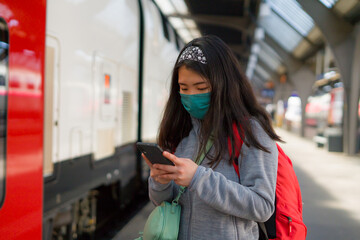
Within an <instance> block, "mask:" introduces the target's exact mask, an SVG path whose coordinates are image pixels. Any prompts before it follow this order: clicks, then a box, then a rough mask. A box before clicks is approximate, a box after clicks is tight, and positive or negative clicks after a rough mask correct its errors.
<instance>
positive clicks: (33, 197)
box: [0, 0, 46, 239]
mask: <svg viewBox="0 0 360 240" xmlns="http://www.w3.org/2000/svg"><path fill="white" fill-rule="evenodd" d="M45 18H46V5H45V0H43V1H21V2H20V1H4V0H1V1H0V37H1V39H0V90H1V91H0V92H1V93H0V95H1V99H0V105H1V106H0V108H1V109H0V118H1V119H0V139H1V140H0V154H1V157H0V164H1V165H0V226H1V227H0V238H1V239H41V236H42V211H43V171H42V166H43V153H42V150H43V80H44V51H45Z"/></svg>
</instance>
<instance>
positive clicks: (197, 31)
mask: <svg viewBox="0 0 360 240" xmlns="http://www.w3.org/2000/svg"><path fill="white" fill-rule="evenodd" d="M190 33H191V35H192V36H193V37H194V38H198V37H201V33H200V32H199V30H197V29H191V30H190Z"/></svg>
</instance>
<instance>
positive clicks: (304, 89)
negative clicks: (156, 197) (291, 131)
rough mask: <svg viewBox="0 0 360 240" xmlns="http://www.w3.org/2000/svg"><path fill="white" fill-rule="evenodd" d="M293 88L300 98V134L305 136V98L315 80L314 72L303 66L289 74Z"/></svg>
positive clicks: (307, 96)
mask: <svg viewBox="0 0 360 240" xmlns="http://www.w3.org/2000/svg"><path fill="white" fill-rule="evenodd" d="M291 78H292V80H293V83H294V85H295V88H296V89H297V93H298V95H299V97H300V99H301V131H300V133H301V136H302V137H304V136H305V125H306V117H305V107H306V103H307V99H308V98H309V96H310V95H311V90H312V86H313V85H314V82H315V80H316V76H315V73H314V72H313V71H311V70H310V68H309V67H307V66H303V67H301V68H300V69H299V70H297V71H296V72H295V73H293V74H292V76H291Z"/></svg>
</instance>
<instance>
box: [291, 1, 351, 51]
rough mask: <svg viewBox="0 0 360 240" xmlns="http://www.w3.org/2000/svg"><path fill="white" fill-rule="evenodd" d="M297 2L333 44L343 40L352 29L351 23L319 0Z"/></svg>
mask: <svg viewBox="0 0 360 240" xmlns="http://www.w3.org/2000/svg"><path fill="white" fill-rule="evenodd" d="M298 3H299V4H300V5H301V7H302V8H303V9H304V11H305V12H306V13H307V14H309V16H310V17H311V18H312V19H313V20H314V22H315V23H316V25H318V26H319V28H320V29H321V32H322V33H323V34H324V36H325V38H326V39H327V40H329V41H330V42H331V43H333V44H334V45H337V44H338V43H341V42H342V41H344V40H345V39H346V38H347V37H348V35H349V34H350V33H351V32H352V31H353V27H352V26H351V24H349V23H348V22H346V21H345V20H344V19H342V18H340V17H338V16H337V15H336V14H334V13H333V12H332V11H330V10H329V9H328V8H326V7H325V6H324V5H323V4H322V3H320V1H313V0H298Z"/></svg>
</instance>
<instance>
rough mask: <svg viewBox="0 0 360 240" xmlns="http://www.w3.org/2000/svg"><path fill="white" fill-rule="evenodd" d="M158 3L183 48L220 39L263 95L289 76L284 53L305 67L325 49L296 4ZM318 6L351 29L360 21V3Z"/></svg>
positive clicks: (341, 0)
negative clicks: (270, 83) (206, 39)
mask: <svg viewBox="0 0 360 240" xmlns="http://www.w3.org/2000/svg"><path fill="white" fill-rule="evenodd" d="M154 1H155V2H156V3H157V4H158V6H159V7H160V9H161V10H162V11H163V13H164V14H165V16H167V17H168V18H169V21H170V23H171V24H172V25H173V26H174V27H175V29H176V30H177V32H178V33H179V35H180V36H181V37H182V39H183V40H184V42H188V41H190V40H191V39H192V38H195V37H199V36H200V35H206V34H213V35H217V36H219V37H221V38H222V39H223V40H224V41H225V42H226V43H227V44H228V45H229V46H230V47H231V48H232V50H233V51H234V53H235V54H236V56H237V57H238V59H239V61H240V63H241V64H242V66H243V67H244V70H246V74H247V76H248V77H249V78H250V79H251V80H253V85H254V86H255V87H257V88H259V89H261V88H263V86H264V83H266V82H267V81H273V78H274V76H279V75H281V74H284V73H286V71H287V69H286V67H285V66H284V61H285V60H284V59H283V57H282V55H283V54H280V53H279V49H281V51H284V52H285V53H286V54H289V55H290V56H292V57H294V58H295V59H297V60H299V61H301V62H305V61H307V60H308V59H309V58H311V57H313V56H314V55H315V53H316V52H317V51H319V50H321V49H322V48H324V42H325V40H324V37H323V35H322V33H321V31H320V30H319V28H318V27H317V26H316V24H315V23H314V21H313V19H312V18H311V17H310V16H309V15H308V14H307V13H306V12H305V11H304V10H303V9H302V7H301V5H300V4H299V2H298V1H297V0H207V1H195V0H154ZM314 1H319V2H321V3H322V4H323V5H324V6H325V7H326V8H328V9H329V11H331V12H333V13H335V14H336V15H337V16H339V17H340V18H342V19H344V20H346V21H347V22H349V23H351V24H354V23H356V22H357V21H359V19H360V1H358V0H314ZM169 9H171V10H169ZM271 43H273V44H271ZM274 43H275V44H276V45H277V46H279V48H278V49H275V48H274V46H273V45H274Z"/></svg>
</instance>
